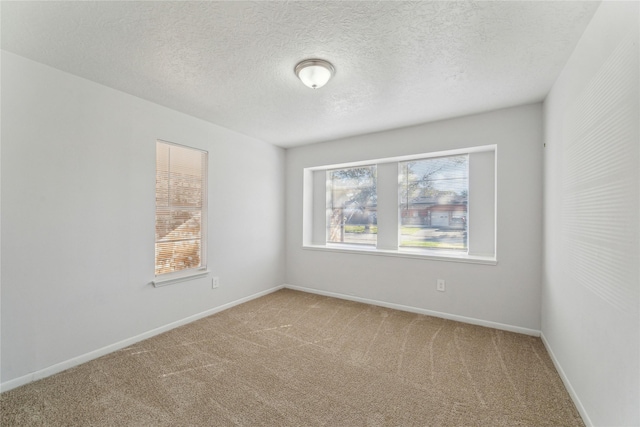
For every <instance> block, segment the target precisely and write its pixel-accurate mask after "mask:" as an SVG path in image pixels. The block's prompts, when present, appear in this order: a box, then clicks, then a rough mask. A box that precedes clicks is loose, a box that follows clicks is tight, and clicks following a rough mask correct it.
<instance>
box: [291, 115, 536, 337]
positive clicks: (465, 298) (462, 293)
mask: <svg viewBox="0 0 640 427" xmlns="http://www.w3.org/2000/svg"><path fill="white" fill-rule="evenodd" d="M490 144H497V147H498V148H497V156H498V157H497V158H498V160H497V161H498V190H497V191H498V194H497V199H498V211H497V217H498V230H497V235H498V243H497V259H498V265H495V266H494V265H475V264H466V263H454V262H445V261H436V260H423V259H409V258H398V257H385V256H376V255H364V254H348V253H332V252H326V251H313V250H309V249H303V248H302V231H303V223H302V217H303V211H302V208H303V200H302V198H303V169H304V168H307V167H315V166H323V165H330V164H337V163H346V162H355V161H359V160H367V159H378V158H387V157H394V156H401V155H410V154H418V153H425V152H433V151H444V150H452V149H459V148H466V147H474V146H480V145H490ZM286 164H287V174H286V182H287V269H286V272H287V275H286V280H287V284H289V285H293V286H300V287H304V288H310V289H313V290H316V291H321V292H332V293H338V294H342V295H346V296H351V297H358V298H366V299H370V300H377V301H383V302H386V303H392V304H398V305H404V306H408V307H413V308H418V309H424V310H431V311H437V312H441V313H445V314H451V315H456V316H463V317H467V318H470V319H479V320H483V321H488V322H495V323H499V324H503V325H508V326H514V327H517V328H525V329H529V330H534V331H537V330H539V329H540V304H539V301H540V281H541V268H540V266H541V257H542V254H541V250H542V236H541V234H542V222H541V217H542V105H541V104H533V105H526V106H522V107H516V108H509V109H504V110H499V111H494V112H489V113H485V114H478V115H474V116H468V117H462V118H458V119H452V120H446V121H440V122H434V123H429V124H425V125H421V126H415V127H409V128H403V129H397V130H392V131H388V132H381V133H375V134H370V135H361V136H357V137H352V138H346V139H342V140H338V141H332V142H326V143H320V144H313V145H308V146H303V147H299V148H293V149H289V150H287V161H286ZM438 278H442V279H445V280H446V281H447V291H446V292H445V293H441V292H437V291H436V279H438Z"/></svg>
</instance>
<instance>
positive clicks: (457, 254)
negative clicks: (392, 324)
mask: <svg viewBox="0 0 640 427" xmlns="http://www.w3.org/2000/svg"><path fill="white" fill-rule="evenodd" d="M496 168H497V147H496V146H495V145H485V146H478V147H468V148H456V149H452V150H447V151H440V152H433V153H421V154H411V155H403V156H398V157H388V158H383V159H375V160H365V161H361V162H353V163H342V164H333V165H326V166H325V165H323V166H312V167H307V168H305V169H304V174H303V208H302V226H303V231H302V245H303V248H305V249H310V250H326V251H337V252H351V253H354V252H355V253H361V254H368V255H371V254H373V255H383V256H399V257H407V258H431V259H437V260H446V261H459V262H470V263H480V264H492V265H495V264H496V263H497V261H496V243H497V226H496V224H497V222H496V221H497V220H496V212H497V185H496V182H497V181H496V179H497V178H496V177H497V172H496V171H497V169H496Z"/></svg>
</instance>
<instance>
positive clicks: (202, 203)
mask: <svg viewBox="0 0 640 427" xmlns="http://www.w3.org/2000/svg"><path fill="white" fill-rule="evenodd" d="M207 160H208V159H207V152H206V151H201V150H197V149H194V148H188V147H184V146H181V145H175V144H171V143H167V142H164V141H157V142H156V243H155V275H156V277H157V276H159V275H163V274H168V273H174V272H178V271H182V270H189V269H199V268H205V267H206V259H207V257H206V218H207Z"/></svg>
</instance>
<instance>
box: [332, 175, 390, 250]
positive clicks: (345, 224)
mask: <svg viewBox="0 0 640 427" xmlns="http://www.w3.org/2000/svg"><path fill="white" fill-rule="evenodd" d="M376 205H377V191H376V167H375V166H362V167H354V168H346V169H334V170H329V171H327V242H329V243H355V244H365V245H375V244H376V240H377V236H376V235H377V232H378V227H377V218H376Z"/></svg>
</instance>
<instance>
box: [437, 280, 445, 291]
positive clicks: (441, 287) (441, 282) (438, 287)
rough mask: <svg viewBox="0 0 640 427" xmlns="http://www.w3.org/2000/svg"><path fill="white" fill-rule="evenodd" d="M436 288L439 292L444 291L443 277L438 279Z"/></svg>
mask: <svg viewBox="0 0 640 427" xmlns="http://www.w3.org/2000/svg"><path fill="white" fill-rule="evenodd" d="M436 289H437V290H438V291H440V292H444V291H445V286H444V279H438V284H437V285H436Z"/></svg>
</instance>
